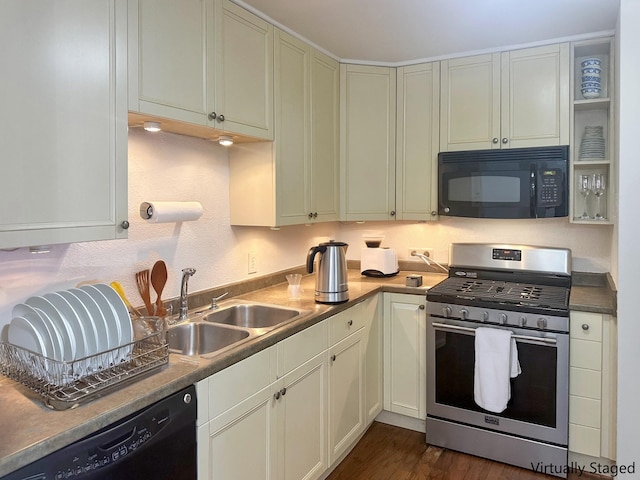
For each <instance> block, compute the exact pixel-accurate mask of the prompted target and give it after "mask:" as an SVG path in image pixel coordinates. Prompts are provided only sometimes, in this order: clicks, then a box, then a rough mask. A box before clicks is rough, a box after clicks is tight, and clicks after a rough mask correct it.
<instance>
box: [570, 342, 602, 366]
mask: <svg viewBox="0 0 640 480" xmlns="http://www.w3.org/2000/svg"><path fill="white" fill-rule="evenodd" d="M569 365H571V366H572V367H580V368H588V369H589V370H597V371H598V372H599V371H600V370H602V344H601V343H600V342H589V341H587V340H577V339H575V338H572V339H571V340H570V342H569Z"/></svg>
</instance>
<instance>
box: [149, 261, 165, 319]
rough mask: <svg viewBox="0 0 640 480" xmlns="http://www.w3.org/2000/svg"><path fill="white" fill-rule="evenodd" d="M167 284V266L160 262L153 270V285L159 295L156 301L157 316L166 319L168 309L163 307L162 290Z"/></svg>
mask: <svg viewBox="0 0 640 480" xmlns="http://www.w3.org/2000/svg"><path fill="white" fill-rule="evenodd" d="M166 283H167V265H166V264H165V263H164V262H163V261H162V260H158V261H157V262H156V263H155V264H154V265H153V268H152V269H151V285H153V289H154V290H155V291H156V293H157V294H158V298H157V299H156V315H158V316H159V317H164V316H165V315H166V314H167V309H166V308H164V305H162V290H163V289H164V286H165V285H166Z"/></svg>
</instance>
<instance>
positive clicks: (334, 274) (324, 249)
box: [307, 240, 349, 303]
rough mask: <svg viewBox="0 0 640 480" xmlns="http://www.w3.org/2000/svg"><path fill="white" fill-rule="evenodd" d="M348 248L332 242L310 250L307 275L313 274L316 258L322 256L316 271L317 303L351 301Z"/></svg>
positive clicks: (345, 245)
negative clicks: (348, 280) (348, 276)
mask: <svg viewBox="0 0 640 480" xmlns="http://www.w3.org/2000/svg"><path fill="white" fill-rule="evenodd" d="M348 246H349V245H347V244H346V243H343V242H335V241H333V240H331V241H330V242H326V243H321V244H320V245H318V246H316V247H311V249H310V250H309V254H308V255H307V273H313V262H314V259H315V256H316V254H317V253H319V254H320V258H319V260H318V268H317V270H316V302H318V303H342V302H346V301H347V300H349V284H348V282H347V257H346V255H347V247H348Z"/></svg>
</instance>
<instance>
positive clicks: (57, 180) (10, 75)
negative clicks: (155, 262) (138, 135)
mask: <svg viewBox="0 0 640 480" xmlns="http://www.w3.org/2000/svg"><path fill="white" fill-rule="evenodd" d="M126 14H127V9H126V3H123V2H122V1H115V0H112V1H100V0H68V1H64V2H44V3H43V2H25V1H20V0H10V1H6V2H3V3H2V15H0V42H1V43H2V65H3V71H2V82H3V88H1V89H0V105H2V115H0V129H1V130H2V132H3V140H2V142H0V157H1V158H2V161H0V178H2V179H3V182H2V190H1V191H2V193H1V194H0V248H14V247H23V246H32V245H49V244H57V243H71V242H81V241H89V240H106V239H114V238H126V236H127V235H126V230H123V229H122V228H121V226H120V224H121V222H123V221H124V220H126V219H127V216H126V215H127V104H126V91H127V90H126V89H127V84H126V82H127V77H126V72H127V65H126V63H127V51H126V49H127V47H126V39H127V18H126Z"/></svg>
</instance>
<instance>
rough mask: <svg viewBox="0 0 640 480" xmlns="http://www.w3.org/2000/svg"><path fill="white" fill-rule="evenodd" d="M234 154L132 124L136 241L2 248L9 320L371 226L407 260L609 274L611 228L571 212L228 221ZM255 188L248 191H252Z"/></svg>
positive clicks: (232, 270)
mask: <svg viewBox="0 0 640 480" xmlns="http://www.w3.org/2000/svg"><path fill="white" fill-rule="evenodd" d="M228 162H229V160H228V152H227V150H226V149H225V148H224V147H220V146H218V145H217V144H216V143H213V142H210V141H206V140H202V139H197V138H190V137H184V136H180V135H174V134H170V133H158V134H151V133H148V132H145V131H143V130H142V129H131V130H130V131H129V189H128V190H129V222H130V224H131V227H130V229H129V238H128V239H127V240H114V241H104V242H87V243H77V244H69V245H54V246H53V247H52V250H51V252H50V253H48V254H43V255H33V254H30V253H29V252H28V250H27V249H24V248H22V249H19V250H16V251H14V252H4V251H0V326H2V325H3V324H6V323H8V322H9V321H10V320H11V309H12V307H13V305H15V304H16V303H20V302H22V301H24V300H25V299H26V298H28V297H30V296H32V295H40V294H43V293H46V292H49V291H55V290H60V289H66V288H71V287H74V286H76V285H77V284H79V283H82V282H91V281H102V282H107V283H108V282H111V281H112V280H118V281H120V282H121V283H122V284H123V286H124V288H125V291H126V292H127V294H128V296H129V298H130V300H131V301H132V303H134V304H136V305H140V304H142V301H141V300H140V297H139V295H138V293H137V289H136V286H135V279H134V274H135V272H136V271H138V270H142V269H146V268H151V266H152V265H153V263H154V262H155V261H156V260H158V259H163V260H165V262H166V263H167V266H168V270H169V281H168V283H167V286H166V288H165V291H164V293H163V296H164V297H166V298H170V297H176V296H178V294H179V291H180V276H181V269H183V268H185V267H194V268H196V270H197V273H196V274H195V275H194V276H193V277H192V278H191V280H190V282H189V286H190V291H192V292H195V291H198V290H204V289H208V288H211V287H214V286H217V285H223V284H227V283H231V282H236V281H240V280H243V279H247V278H251V277H255V276H256V274H252V275H250V274H248V273H247V266H248V253H249V252H250V251H254V252H256V259H257V267H258V272H257V275H258V276H259V275H265V274H268V273H271V272H276V271H279V270H284V269H287V268H290V267H295V266H299V265H302V264H303V263H304V261H305V259H306V254H307V251H308V250H309V247H310V246H312V245H315V244H317V243H319V242H323V241H327V240H328V239H331V238H335V239H338V240H342V241H345V242H347V243H349V245H350V246H349V250H348V252H347V257H348V258H349V259H356V260H359V258H360V248H361V246H363V245H364V243H363V242H362V238H361V235H362V233H364V232H365V231H371V230H376V231H383V232H384V233H385V240H384V242H383V246H389V247H392V248H394V249H396V251H397V253H398V255H399V257H400V258H406V257H407V250H408V248H410V247H432V248H434V250H435V252H434V253H435V258H436V260H438V261H442V262H447V261H448V258H447V249H448V246H449V244H450V243H451V242H458V241H468V242H495V241H501V242H505V243H527V244H538V245H549V246H568V247H570V248H572V250H573V255H574V269H575V270H582V271H608V270H609V268H610V251H611V227H596V226H584V225H580V226H578V225H570V224H569V223H568V222H567V220H566V219H550V220H514V221H504V220H477V219H454V218H447V219H441V220H440V221H438V222H430V223H415V222H367V223H366V224H356V223H343V222H336V223H329V224H317V225H312V226H308V227H307V226H295V227H286V228H282V229H281V230H270V229H267V228H251V227H231V226H230V225H229V187H228V185H229V163H228ZM248 193H249V192H248ZM173 200H176V201H199V202H201V203H202V205H203V207H204V214H203V216H202V217H201V218H200V219H199V220H198V221H195V222H183V223H166V224H151V223H147V222H146V221H145V220H143V219H142V218H141V217H140V214H139V208H140V203H142V202H144V201H173Z"/></svg>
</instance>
